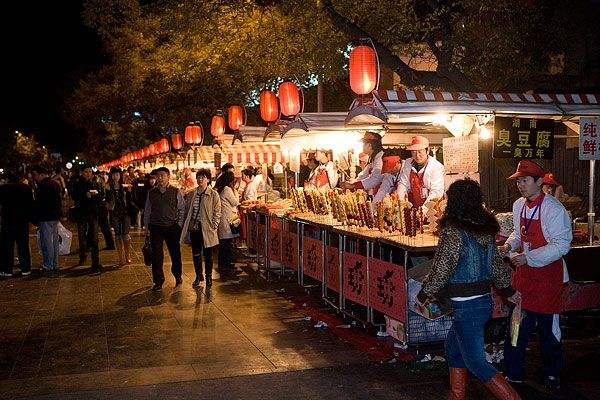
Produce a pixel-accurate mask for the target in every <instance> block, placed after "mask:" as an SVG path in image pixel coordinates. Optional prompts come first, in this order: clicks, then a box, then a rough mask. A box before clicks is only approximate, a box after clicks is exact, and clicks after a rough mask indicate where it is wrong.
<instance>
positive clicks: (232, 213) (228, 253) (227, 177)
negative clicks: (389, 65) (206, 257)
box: [215, 171, 240, 278]
mask: <svg viewBox="0 0 600 400" xmlns="http://www.w3.org/2000/svg"><path fill="white" fill-rule="evenodd" d="M234 185H235V176H234V175H233V172H231V171H230V172H223V173H222V174H221V175H220V176H219V178H217V181H216V182H215V190H216V191H217V193H219V196H220V197H221V222H220V223H219V230H218V233H219V262H218V267H217V268H218V270H219V275H221V277H222V278H223V277H227V276H231V275H233V271H234V268H233V239H234V238H236V237H237V236H239V234H234V233H233V232H232V231H231V222H232V221H233V220H235V219H239V218H238V210H237V207H238V206H239V204H240V201H239V199H238V196H237V195H236V194H235V192H234V191H233V187H234ZM238 226H239V225H238Z"/></svg>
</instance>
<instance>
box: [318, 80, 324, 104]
mask: <svg viewBox="0 0 600 400" xmlns="http://www.w3.org/2000/svg"><path fill="white" fill-rule="evenodd" d="M317 112H323V84H322V83H321V81H320V80H319V83H317Z"/></svg>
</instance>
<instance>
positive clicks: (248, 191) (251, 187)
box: [242, 175, 262, 200]
mask: <svg viewBox="0 0 600 400" xmlns="http://www.w3.org/2000/svg"><path fill="white" fill-rule="evenodd" d="M261 184H262V175H257V176H255V177H254V178H252V180H251V181H250V182H248V183H247V184H246V187H245V188H244V192H243V196H242V200H256V199H258V190H259V186H260V185H261Z"/></svg>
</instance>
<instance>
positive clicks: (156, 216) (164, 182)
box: [144, 167, 185, 290]
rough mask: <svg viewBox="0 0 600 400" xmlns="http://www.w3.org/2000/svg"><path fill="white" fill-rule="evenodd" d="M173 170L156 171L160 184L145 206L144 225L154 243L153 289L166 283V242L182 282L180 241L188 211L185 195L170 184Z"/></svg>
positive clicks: (175, 274)
mask: <svg viewBox="0 0 600 400" xmlns="http://www.w3.org/2000/svg"><path fill="white" fill-rule="evenodd" d="M170 177H171V173H170V171H169V169H168V168H166V167H160V168H158V169H157V170H156V182H157V184H156V187H154V188H153V189H152V190H150V192H148V198H147V199H146V206H145V207H144V225H145V226H147V234H149V235H150V243H151V245H152V281H153V282H154V286H153V288H152V290H161V289H162V286H163V283H164V282H165V274H164V271H163V262H164V252H163V243H164V242H166V244H167V249H168V250H169V255H170V256H171V273H172V274H173V276H174V277H175V286H178V285H181V283H182V282H183V281H182V279H181V248H180V247H179V240H180V237H181V227H182V226H183V218H184V211H185V202H184V199H183V194H181V192H180V191H179V190H178V189H177V188H176V187H174V186H171V185H170V184H169V180H170Z"/></svg>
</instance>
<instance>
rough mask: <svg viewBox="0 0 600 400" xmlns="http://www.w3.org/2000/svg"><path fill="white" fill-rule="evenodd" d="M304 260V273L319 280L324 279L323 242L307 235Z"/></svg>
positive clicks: (303, 253)
mask: <svg viewBox="0 0 600 400" xmlns="http://www.w3.org/2000/svg"><path fill="white" fill-rule="evenodd" d="M302 261H303V262H304V269H303V271H304V275H307V276H310V277H311V278H313V279H316V280H319V281H321V280H323V242H321V241H320V240H316V239H312V238H309V237H305V238H304V248H303V252H302Z"/></svg>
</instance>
